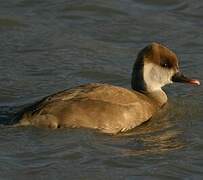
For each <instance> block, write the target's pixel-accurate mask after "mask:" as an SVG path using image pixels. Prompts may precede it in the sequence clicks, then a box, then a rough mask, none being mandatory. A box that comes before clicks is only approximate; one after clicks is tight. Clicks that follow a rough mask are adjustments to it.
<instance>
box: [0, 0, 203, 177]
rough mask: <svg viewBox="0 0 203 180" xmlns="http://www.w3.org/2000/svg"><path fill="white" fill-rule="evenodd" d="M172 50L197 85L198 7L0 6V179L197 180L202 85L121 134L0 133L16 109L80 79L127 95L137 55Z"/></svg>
mask: <svg viewBox="0 0 203 180" xmlns="http://www.w3.org/2000/svg"><path fill="white" fill-rule="evenodd" d="M153 41H156V42H161V43H163V44H165V45H167V46H168V47H170V48H171V49H172V50H174V51H175V52H176V53H177V54H178V56H179V58H180V61H181V67H182V70H183V71H184V72H185V74H187V75H188V76H192V77H195V78H199V79H200V81H202V80H203V1H202V0H57V1H56V0H1V1H0V124H1V125H0V179H2V180H12V179H14V180H16V179H21V180H23V179H25V180H27V179H29V180H32V179H33V180H34V179H37V180H39V179H54V180H55V179H81V180H84V179H87V180H89V179H101V180H103V179H112V180H113V179H116V180H119V179H127V180H132V179H133V180H134V179H136V180H137V179H142V180H148V179H149V180H151V179H153V180H157V179H161V180H169V179H174V180H176V179H177V180H178V179H185V180H201V179H203V116H202V115H203V108H202V107H203V88H202V86H200V87H192V86H189V85H183V84H176V85H175V84H173V85H170V86H169V87H167V88H165V90H166V92H167V94H168V96H169V103H168V105H167V106H166V107H165V108H164V109H163V110H162V111H161V112H159V113H158V114H157V115H156V116H155V117H154V118H153V119H152V120H150V121H149V122H147V123H145V124H143V125H142V126H140V127H138V128H135V129H134V130H133V131H130V132H128V133H125V134H120V135H117V136H109V135H105V134H101V133H98V132H95V131H93V130H88V129H60V130H49V129H40V128H33V127H25V128H16V127H11V126H5V125H3V124H6V123H8V122H9V121H10V120H11V118H12V116H13V115H14V113H15V112H17V111H19V110H20V109H21V108H22V106H24V105H26V104H29V103H32V102H34V101H36V100H38V99H40V98H42V97H44V96H46V95H48V94H52V93H55V92H57V91H60V90H63V89H66V88H70V87H72V86H76V85H79V84H83V83H88V82H105V83H111V84H114V85H119V86H123V87H126V88H130V78H131V69H132V65H133V62H134V60H135V57H136V54H137V53H138V51H139V50H140V49H141V48H143V47H144V46H146V45H147V44H149V43H150V42H153Z"/></svg>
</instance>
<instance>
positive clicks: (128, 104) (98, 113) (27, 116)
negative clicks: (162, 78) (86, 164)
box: [19, 84, 156, 133]
mask: <svg viewBox="0 0 203 180" xmlns="http://www.w3.org/2000/svg"><path fill="white" fill-rule="evenodd" d="M155 110H156V107H155V106H154V104H153V102H152V101H151V100H150V99H149V98H148V97H147V96H145V95H144V94H141V93H139V92H136V91H130V90H127V89H125V88H122V87H117V86H112V85H108V84H86V85H82V86H78V87H76V88H72V89H69V90H65V91H62V92H59V93H56V94H54V95H51V96H48V97H46V98H44V99H42V100H41V101H39V102H37V103H35V104H33V105H32V106H30V107H28V108H26V109H25V110H24V112H23V113H22V114H21V116H20V118H21V120H20V122H19V125H34V126H42V127H51V128H57V127H87V128H94V129H99V130H101V131H103V132H107V133H117V132H119V131H126V130H128V129H132V128H133V127H135V126H138V125H140V124H141V123H143V122H144V121H146V120H148V119H149V118H150V117H151V116H152V114H153V113H154V112H155Z"/></svg>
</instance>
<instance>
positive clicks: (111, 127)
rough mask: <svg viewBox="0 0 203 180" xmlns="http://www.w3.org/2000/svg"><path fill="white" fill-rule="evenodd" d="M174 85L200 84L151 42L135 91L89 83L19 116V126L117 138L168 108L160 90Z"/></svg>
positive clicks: (138, 65) (137, 70)
mask: <svg viewBox="0 0 203 180" xmlns="http://www.w3.org/2000/svg"><path fill="white" fill-rule="evenodd" d="M173 82H179V83H187V84H191V85H200V81H199V80H197V79H191V78H188V77H186V76H184V75H183V73H182V72H181V71H180V68H179V60H178V57H177V56H176V54H175V53H174V52H173V51H172V50H170V49H169V48H168V47H166V46H164V45H162V44H160V43H156V42H153V43H151V44H149V45H147V46H146V47H144V48H143V49H141V50H140V51H139V53H138V55H137V58H136V60H135V63H134V65H133V70H132V78H131V87H132V89H126V88H123V87H119V86H114V85H110V84H102V83H89V84H84V85H80V86H77V87H73V88H70V89H67V90H63V91H61V92H58V93H55V94H52V95H49V96H46V97H45V98H43V99H41V100H40V101H38V102H36V103H33V104H32V105H30V106H28V107H26V108H24V109H23V110H22V111H20V112H19V113H18V114H17V115H16V117H15V120H17V121H18V123H17V126H35V127H41V128H52V129H57V128H90V129H96V130H98V131H100V132H103V133H108V134H117V133H122V132H126V131H128V130H131V129H133V128H135V127H137V126H139V125H141V124H142V123H144V122H146V121H148V120H150V119H151V118H152V117H153V116H154V115H155V114H156V113H157V112H158V111H159V110H160V109H161V108H163V107H164V105H165V104H166V103H167V99H168V98H167V95H166V93H165V92H164V90H163V89H162V88H163V87H164V86H165V85H167V84H171V83H173Z"/></svg>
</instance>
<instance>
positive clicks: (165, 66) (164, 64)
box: [161, 63, 169, 68]
mask: <svg viewBox="0 0 203 180" xmlns="http://www.w3.org/2000/svg"><path fill="white" fill-rule="evenodd" d="M161 67H164V68H168V67H169V65H168V64H167V63H161Z"/></svg>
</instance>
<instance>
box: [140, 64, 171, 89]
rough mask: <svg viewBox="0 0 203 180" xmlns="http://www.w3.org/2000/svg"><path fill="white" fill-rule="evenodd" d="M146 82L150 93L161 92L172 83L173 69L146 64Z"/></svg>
mask: <svg viewBox="0 0 203 180" xmlns="http://www.w3.org/2000/svg"><path fill="white" fill-rule="evenodd" d="M143 70H144V81H145V83H146V86H147V90H148V91H156V90H160V89H161V87H163V86H165V85H166V84H170V83H172V81H171V77H172V76H173V74H174V71H173V70H172V69H167V68H162V67H160V66H158V65H156V64H153V63H147V64H144V69H143Z"/></svg>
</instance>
